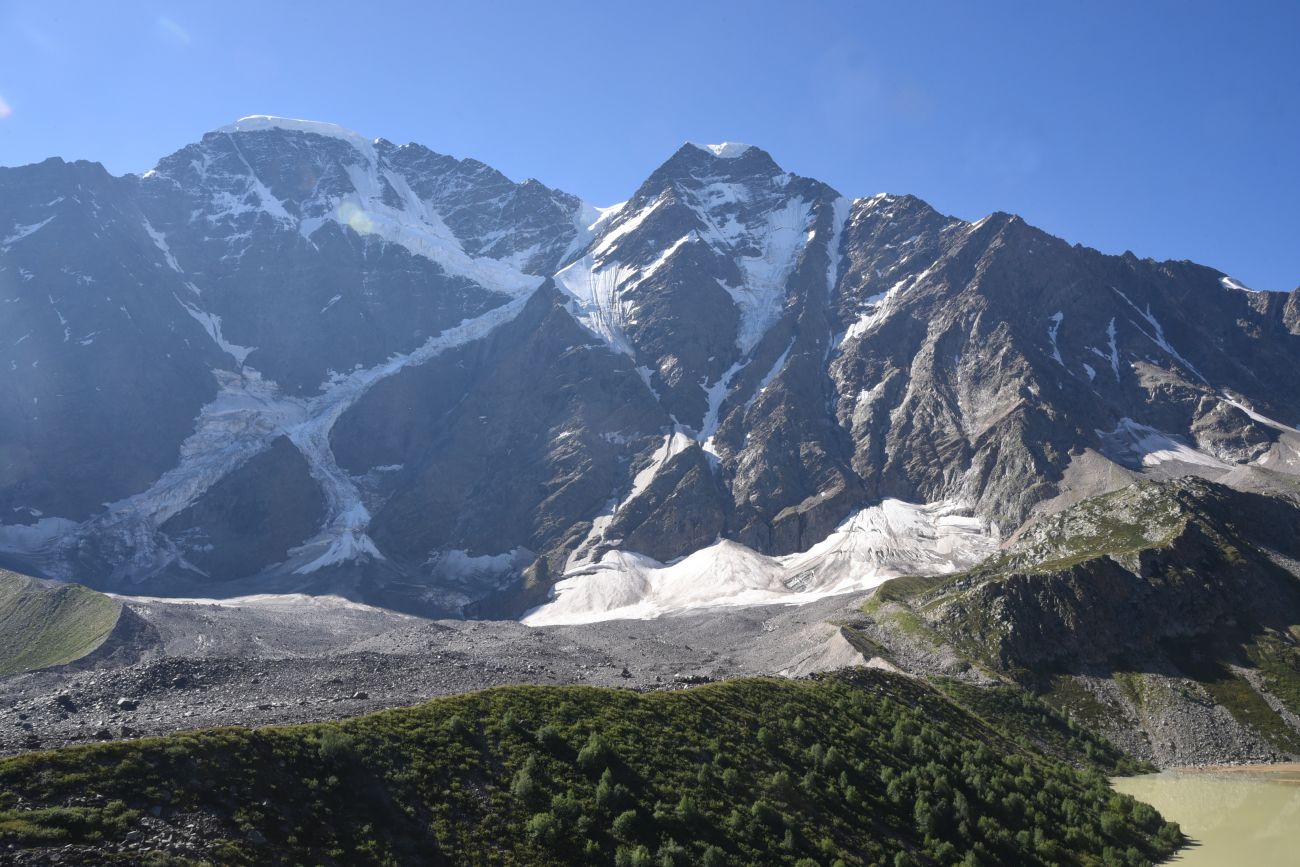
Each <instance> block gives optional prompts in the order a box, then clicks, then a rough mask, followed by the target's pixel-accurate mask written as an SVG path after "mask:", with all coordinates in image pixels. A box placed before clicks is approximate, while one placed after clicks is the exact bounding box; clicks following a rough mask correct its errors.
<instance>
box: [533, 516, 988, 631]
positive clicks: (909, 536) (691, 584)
mask: <svg viewBox="0 0 1300 867" xmlns="http://www.w3.org/2000/svg"><path fill="white" fill-rule="evenodd" d="M964 512H965V510H964V509H962V508H960V507H959V506H958V505H956V504H954V503H934V504H930V505H917V504H913V503H905V502H903V501H901V500H885V501H884V502H883V503H881V504H880V505H878V506H870V507H868V508H865V509H862V510H861V511H859V512H857V513H856V514H854V515H852V516H851V517H849V518H848V519H847V520H845V521H844V522H843V523H842V524H840V526H839V527H838V528H836V530H835V532H833V533H832V534H831V535H830V536H828V537H827V538H826V539H824V540H823V541H821V542H819V543H817V544H816V545H814V546H813V547H811V548H809V549H808V550H807V551H804V552H803V553H799V554H790V555H787V556H784V557H768V556H766V555H764V554H760V553H758V552H757V551H754V550H753V549H751V548H748V547H746V546H744V545H741V544H739V543H737V542H732V541H730V540H726V539H720V540H718V541H717V542H715V543H713V544H712V545H710V546H708V547H707V548H702V549H701V550H699V551H696V552H694V553H693V554H690V555H689V556H687V557H684V558H682V559H681V560H678V561H676V562H673V563H670V564H664V563H660V562H659V561H657V560H654V559H652V558H650V557H646V556H644V555H642V554H635V553H632V552H628V551H617V550H615V551H607V552H606V553H605V554H604V555H603V556H602V557H601V558H600V560H599V561H598V562H596V563H594V564H591V565H584V566H579V567H576V568H573V569H571V570H570V571H569V572H568V573H567V574H566V577H565V578H564V579H563V580H561V581H560V582H559V583H558V584H556V585H555V588H554V595H553V598H552V599H551V601H549V602H547V603H546V604H544V605H541V606H539V607H537V608H534V609H533V610H532V611H530V612H528V613H527V614H526V615H525V616H524V618H523V622H524V623H526V624H528V625H530V626H547V625H555V624H573V623H593V622H597V621H602V620H626V619H635V620H645V619H649V618H654V617H660V616H662V615H665V614H674V613H679V612H685V611H690V610H694V609H699V608H716V607H734V606H742V605H771V604H803V603H806V602H812V601H814V600H816V599H821V598H823V597H826V596H832V595H835V594H839V593H848V592H852V591H858V590H866V589H870V588H872V587H875V586H877V585H879V584H882V583H884V582H885V581H886V580H888V579H890V578H896V577H898V576H900V575H918V574H919V575H941V574H947V573H951V572H957V571H960V570H962V569H966V568H969V567H971V566H974V565H975V564H976V563H978V562H979V561H981V560H983V559H984V558H985V557H987V556H989V555H990V554H992V553H993V552H994V551H995V550H997V546H998V536H997V533H996V531H995V530H994V529H992V528H990V527H988V526H987V525H985V524H984V522H983V521H981V520H980V519H979V518H974V517H969V516H967V515H966V514H964Z"/></svg>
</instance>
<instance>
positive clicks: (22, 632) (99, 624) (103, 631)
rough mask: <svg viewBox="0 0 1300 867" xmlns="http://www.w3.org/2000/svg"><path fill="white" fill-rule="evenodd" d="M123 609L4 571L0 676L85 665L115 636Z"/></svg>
mask: <svg viewBox="0 0 1300 867" xmlns="http://www.w3.org/2000/svg"><path fill="white" fill-rule="evenodd" d="M121 609H122V606H121V604H120V603H118V602H117V601H115V600H113V599H111V598H109V597H108V596H105V595H104V594H102V593H96V592H95V591H94V590H91V589H89V588H86V587H82V586H81V585H79V584H47V583H45V582H42V581H37V580H36V579H34V578H29V577H27V576H26V575H19V574H17V573H15V572H6V571H4V570H0V675H5V674H15V673H17V672H20V671H31V670H33V669H37V668H46V667H48V666H51V665H62V664H63V663H67V662H72V661H73V660H76V659H80V658H81V657H83V656H85V655H86V654H87V653H89V652H90V651H92V650H94V649H95V648H96V647H98V646H99V645H100V643H101V642H103V640H104V638H105V637H106V636H107V635H108V634H109V633H110V632H112V630H113V627H114V626H115V625H116V624H117V619H118V617H119V615H120V614H121Z"/></svg>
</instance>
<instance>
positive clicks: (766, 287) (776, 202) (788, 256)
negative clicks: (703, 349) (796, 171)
mask: <svg viewBox="0 0 1300 867" xmlns="http://www.w3.org/2000/svg"><path fill="white" fill-rule="evenodd" d="M699 180H700V186H699V187H694V186H690V187H688V186H684V185H676V186H674V187H673V190H672V194H671V195H669V194H668V193H667V192H666V193H662V194H660V195H658V196H656V197H655V198H654V199H652V200H651V201H650V202H648V203H646V204H644V205H643V206H641V207H640V209H639V210H637V211H634V212H629V211H628V210H627V209H626V207H623V208H620V210H619V211H618V213H617V216H616V217H611V218H610V219H609V220H606V221H605V223H604V225H605V228H604V231H603V232H601V233H600V235H599V238H598V240H597V241H596V242H595V244H594V245H593V246H592V247H591V248H590V249H589V250H588V251H587V254H586V255H585V256H583V257H581V258H579V259H577V260H575V261H573V262H571V263H570V264H569V265H568V266H566V267H565V268H563V269H562V270H561V271H560V272H559V273H558V274H556V275H555V281H556V284H557V285H558V286H559V287H560V288H561V289H562V290H563V291H565V292H566V293H567V294H568V295H569V296H570V297H571V299H572V300H571V301H570V303H569V312H570V313H571V314H572V315H573V316H574V318H575V319H577V320H578V321H579V322H581V323H582V324H583V325H584V326H585V327H586V328H587V329H588V330H589V331H591V332H592V333H593V334H596V335H597V336H598V337H600V338H601V339H602V340H604V341H605V343H607V344H608V345H609V346H610V347H611V348H612V349H614V350H615V351H616V352H622V353H624V354H626V355H629V356H633V355H635V351H634V349H633V347H632V345H631V343H630V342H629V341H628V339H627V336H626V332H625V329H626V326H627V325H629V324H631V322H632V321H633V317H634V315H635V304H634V302H633V300H632V299H631V298H630V297H628V296H629V295H631V294H633V293H634V290H635V289H636V288H637V287H638V286H639V285H640V284H641V283H642V282H643V281H645V280H646V279H648V278H649V277H651V276H652V275H654V274H655V273H656V272H657V271H658V270H659V269H660V268H662V267H663V266H664V264H665V263H667V262H668V261H669V260H670V259H671V258H672V256H673V255H674V254H676V253H677V252H678V251H679V250H680V249H681V248H682V247H683V246H684V245H685V244H687V243H703V244H705V245H706V246H707V247H708V248H709V249H710V250H712V251H713V252H714V253H716V254H717V255H719V256H723V257H727V258H730V259H731V261H732V262H734V263H735V265H736V268H737V269H738V270H739V272H740V278H741V279H740V285H732V284H731V283H730V282H724V281H721V280H720V281H719V285H720V286H721V287H722V288H723V289H724V290H725V291H726V292H727V294H728V295H730V296H731V298H732V301H733V302H734V303H735V304H736V307H737V311H738V312H739V314H740V320H741V321H740V328H739V332H738V334H737V336H736V344H737V347H738V348H739V349H740V351H741V353H742V354H745V355H748V354H749V353H750V352H751V351H753V349H754V347H755V346H756V345H757V344H758V342H759V341H760V340H761V339H762V337H763V335H764V334H766V333H767V331H768V330H769V329H770V328H771V327H772V325H773V324H774V323H775V322H776V321H777V319H779V318H780V316H781V313H782V311H783V309H784V307H785V298H786V292H785V284H786V281H787V280H788V279H789V277H790V274H791V272H792V271H793V270H794V267H795V265H796V263H797V262H798V257H799V254H800V253H802V251H803V249H804V247H806V246H807V244H808V242H809V241H810V240H811V239H812V233H811V232H810V231H809V223H810V221H811V218H812V204H811V203H810V202H807V201H804V200H803V199H802V198H797V197H793V196H791V195H790V194H789V193H788V192H787V190H788V186H789V183H790V176H789V175H779V176H776V177H774V178H770V179H757V180H754V181H753V182H746V183H736V182H733V181H729V180H725V179H723V178H720V177H719V178H701V179H699ZM669 202H676V203H677V204H678V205H679V206H684V207H685V208H687V209H689V210H690V211H691V212H693V213H694V215H695V216H696V218H697V226H696V227H695V228H694V229H693V230H692V231H690V232H688V233H687V234H686V235H684V236H682V237H681V238H679V239H676V241H675V243H671V244H669V245H668V247H666V248H665V249H664V250H663V251H662V252H661V253H660V254H659V255H658V256H657V257H656V258H655V259H654V260H653V261H652V262H650V263H645V264H633V262H632V258H633V257H632V255H630V254H627V253H624V252H623V251H624V249H625V247H624V245H625V244H627V243H628V241H629V239H633V238H635V237H636V236H637V235H638V233H639V231H640V230H641V228H642V226H643V225H644V224H645V222H646V220H647V219H648V218H649V217H650V216H651V215H653V214H654V213H655V212H656V211H657V210H658V209H659V208H661V207H664V206H665V205H667V204H668V203H669ZM738 208H741V209H743V210H738ZM749 209H752V210H749ZM738 214H747V217H746V220H745V221H741V220H740V219H738Z"/></svg>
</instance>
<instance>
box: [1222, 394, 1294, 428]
mask: <svg viewBox="0 0 1300 867" xmlns="http://www.w3.org/2000/svg"><path fill="white" fill-rule="evenodd" d="M1221 399H1222V400H1223V402H1224V403H1226V404H1230V405H1231V406H1235V407H1236V408H1237V409H1239V410H1241V411H1242V412H1244V413H1245V414H1246V415H1248V416H1249V417H1250V418H1252V419H1254V420H1255V421H1257V422H1259V423H1260V424H1265V425H1268V426H1269V427H1272V428H1276V429H1277V430H1281V431H1287V432H1288V433H1290V432H1292V431H1296V430H1300V428H1297V427H1293V426H1291V425H1289V424H1286V423H1284V422H1280V421H1278V420H1277V419H1272V418H1269V417H1268V416H1266V415H1260V414H1259V413H1258V412H1255V410H1253V409H1251V408H1250V407H1249V406H1247V405H1246V404H1245V403H1242V402H1241V401H1240V400H1238V399H1236V398H1234V397H1232V396H1231V395H1224V396H1223V397H1222V398H1221Z"/></svg>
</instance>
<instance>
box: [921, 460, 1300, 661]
mask: <svg viewBox="0 0 1300 867" xmlns="http://www.w3.org/2000/svg"><path fill="white" fill-rule="evenodd" d="M1297 539H1300V507H1297V506H1296V504H1295V503H1294V502H1291V501H1289V500H1285V499H1278V498H1274V497H1268V496H1264V495H1260V494H1252V493H1246V492H1241V491H1235V490H1232V489H1229V488H1226V487H1223V486H1221V485H1217V484H1214V483H1212V482H1206V481H1202V480H1195V479H1190V478H1189V479H1184V480H1180V481H1176V482H1163V483H1144V484H1141V485H1137V486H1134V487H1132V488H1128V489H1125V490H1123V491H1121V492H1119V493H1117V494H1111V495H1108V496H1105V497H1102V498H1099V499H1097V500H1091V501H1088V502H1085V503H1083V504H1081V505H1079V506H1076V507H1074V508H1073V509H1071V510H1069V511H1067V512H1064V513H1061V514H1059V515H1055V516H1053V517H1051V518H1048V519H1045V520H1044V521H1042V522H1041V523H1040V524H1039V525H1037V526H1035V527H1034V528H1032V529H1031V530H1030V531H1029V532H1028V533H1026V534H1025V535H1024V536H1022V538H1021V539H1020V540H1018V541H1017V542H1016V543H1015V544H1014V545H1013V546H1011V547H1010V548H1009V549H1008V550H1006V551H1005V552H1003V553H1002V554H1001V555H999V556H998V557H996V558H994V559H992V560H990V561H989V562H988V563H987V564H984V565H983V566H981V567H978V568H977V569H975V570H973V571H972V572H971V573H969V574H968V575H965V576H961V577H959V578H957V579H955V580H954V581H953V582H952V584H951V585H950V590H949V591H948V593H947V595H940V596H939V597H938V599H939V601H937V603H934V604H931V605H929V606H928V610H929V612H930V613H929V614H927V619H928V620H930V621H931V622H933V623H934V624H935V625H936V627H937V628H939V629H940V630H941V631H944V632H945V633H949V634H951V635H953V636H954V638H955V639H956V640H958V641H963V642H965V641H970V642H973V645H972V646H975V647H980V648H984V649H985V650H986V652H987V653H988V654H990V658H991V659H992V660H993V661H995V662H996V663H997V664H998V665H999V666H1000V667H1002V668H1004V669H1006V670H1010V671H1017V672H1040V673H1041V672H1044V671H1051V670H1054V669H1062V668H1063V669H1065V670H1076V671H1077V670H1080V669H1081V668H1082V669H1087V668H1089V667H1092V668H1097V667H1105V666H1116V665H1118V666H1124V665H1131V664H1133V663H1134V662H1135V661H1137V660H1149V659H1152V658H1158V657H1159V656H1160V646H1161V643H1162V642H1163V641H1166V640H1169V639H1176V640H1181V639H1188V638H1193V637H1196V636H1205V637H1209V638H1213V637H1216V636H1224V635H1228V634H1232V633H1234V632H1236V631H1238V630H1249V629H1258V628H1260V627H1268V628H1271V629H1281V630H1283V631H1285V630H1286V629H1287V628H1288V627H1290V625H1292V624H1294V623H1298V622H1300V575H1297V574H1296V573H1295V571H1294V570H1295V564H1296V563H1297V562H1300V560H1298V559H1297V557H1298V556H1300V544H1297ZM1288 564H1289V567H1290V568H1288ZM951 589H955V590H956V592H955V593H952V592H951ZM938 592H939V593H940V594H943V593H944V591H942V590H941V591H938Z"/></svg>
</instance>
